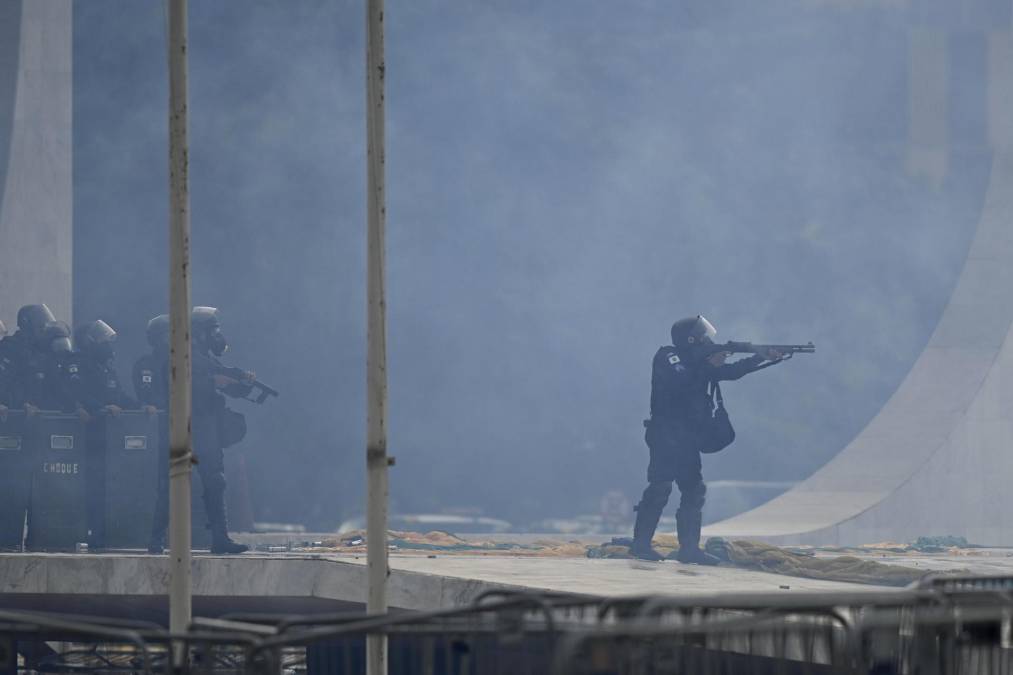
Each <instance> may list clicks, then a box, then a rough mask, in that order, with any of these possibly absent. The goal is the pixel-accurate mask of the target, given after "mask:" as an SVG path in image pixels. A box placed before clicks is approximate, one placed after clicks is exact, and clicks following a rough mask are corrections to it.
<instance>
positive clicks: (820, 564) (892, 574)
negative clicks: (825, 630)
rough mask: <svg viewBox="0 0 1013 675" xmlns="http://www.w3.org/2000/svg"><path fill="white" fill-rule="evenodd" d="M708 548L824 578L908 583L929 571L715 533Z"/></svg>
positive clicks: (727, 557)
mask: <svg viewBox="0 0 1013 675" xmlns="http://www.w3.org/2000/svg"><path fill="white" fill-rule="evenodd" d="M704 548H705V550H706V551H707V552H708V553H710V554H711V555H713V556H717V557H718V558H719V559H720V560H721V561H722V562H724V563H727V564H731V565H734V566H736V567H740V568H743V569H751V570H756V571H759V572H772V573H774V574H786V575H789V576H795V577H805V578H808V579H821V580H824V581H850V582H854V583H859V584H877V585H880V586H907V585H908V584H910V583H912V582H914V581H917V580H919V579H921V578H922V577H923V576H925V575H926V574H928V573H929V572H928V570H924V569H915V568H913V567H905V566H903V565H886V564H883V563H880V562H876V561H874V560H866V559H862V558H858V557H855V556H849V555H842V556H836V557H832V558H831V557H817V556H811V555H805V554H800V553H796V552H793V551H790V550H787V549H782V548H778V547H777V546H772V545H770V544H763V543H760V542H755V541H744V540H737V541H728V540H727V539H723V538H721V537H711V538H710V539H708V540H707V544H706V546H705V547H704Z"/></svg>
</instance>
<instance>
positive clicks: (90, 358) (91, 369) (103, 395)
mask: <svg viewBox="0 0 1013 675" xmlns="http://www.w3.org/2000/svg"><path fill="white" fill-rule="evenodd" d="M75 334H76V337H77V343H78V346H79V347H80V351H78V352H75V353H74V354H73V355H72V356H71V358H70V359H69V360H68V362H67V373H68V376H69V378H70V383H71V391H72V393H73V395H74V401H75V403H76V405H77V408H78V409H81V410H84V411H86V412H87V413H88V415H90V416H91V417H92V419H91V421H90V422H89V423H88V427H87V446H88V468H87V475H86V481H85V482H86V490H87V508H88V529H89V537H88V544H89V545H90V546H92V547H94V548H102V547H103V546H104V545H105V513H104V504H105V491H106V487H107V486H106V484H105V455H106V447H105V431H106V430H105V419H104V415H105V414H106V413H107V409H108V407H109V406H116V407H117V408H121V409H123V410H130V409H136V408H138V407H139V406H138V404H137V401H136V400H135V399H134V398H133V397H132V396H131V395H130V394H128V393H127V391H126V390H125V389H124V388H123V384H122V382H121V381H120V377H119V374H118V373H117V372H116V367H115V366H114V365H113V357H114V350H113V345H114V343H115V340H116V332H115V331H114V330H113V329H112V328H111V327H110V326H109V325H108V324H107V323H105V322H104V321H101V320H97V321H92V322H90V323H87V324H84V325H82V326H79V327H78V329H77V331H76V333H75Z"/></svg>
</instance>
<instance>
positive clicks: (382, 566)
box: [366, 0, 390, 675]
mask: <svg viewBox="0 0 1013 675" xmlns="http://www.w3.org/2000/svg"><path fill="white" fill-rule="evenodd" d="M384 68H385V63H384V54H383V0H367V1H366V135H367V137H368V138H367V143H366V155H367V160H366V161H367V166H368V182H367V192H368V202H369V203H368V207H367V235H366V239H367V242H368V244H367V272H366V275H367V277H368V281H367V304H368V310H367V311H368V321H367V329H366V341H367V343H368V346H367V350H366V398H367V413H366V426H367V434H366V473H367V483H368V496H367V504H366V544H367V554H366V562H367V568H368V574H369V597H368V601H367V604H366V609H367V611H368V612H370V613H375V612H385V611H387V578H388V576H389V575H390V570H389V568H388V563H387V490H388V488H387V467H388V458H387V325H386V311H387V301H386V291H385V288H384V266H385V261H384V229H385V224H386V218H387V207H386V197H385V193H384V190H385V186H384V152H385V148H384ZM366 673H367V675H386V673H387V637H386V636H385V635H370V636H368V637H367V639H366Z"/></svg>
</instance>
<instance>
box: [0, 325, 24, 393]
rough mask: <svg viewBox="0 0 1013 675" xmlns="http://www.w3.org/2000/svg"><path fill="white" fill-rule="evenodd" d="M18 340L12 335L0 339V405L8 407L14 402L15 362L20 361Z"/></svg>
mask: <svg viewBox="0 0 1013 675" xmlns="http://www.w3.org/2000/svg"><path fill="white" fill-rule="evenodd" d="M18 343H19V340H17V339H15V338H14V336H13V335H10V336H7V337H5V338H4V339H3V340H0V405H3V406H6V407H8V408H10V407H13V406H14V405H16V404H15V402H14V399H15V395H14V387H15V379H16V377H17V364H18V363H19V361H20V345H19V344H18Z"/></svg>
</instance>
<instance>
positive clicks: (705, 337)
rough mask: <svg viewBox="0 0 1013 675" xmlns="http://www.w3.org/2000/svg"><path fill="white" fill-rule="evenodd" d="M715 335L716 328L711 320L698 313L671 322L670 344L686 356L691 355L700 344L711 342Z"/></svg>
mask: <svg viewBox="0 0 1013 675" xmlns="http://www.w3.org/2000/svg"><path fill="white" fill-rule="evenodd" d="M715 335H717V330H715V329H714V326H713V325H711V322H710V321H708V320H707V319H705V318H704V317H703V316H700V315H699V314H698V315H696V316H692V317H688V318H685V319H679V320H678V321H676V322H675V323H673V324H672V346H673V347H675V348H676V349H677V350H679V351H680V352H682V353H684V354H686V355H687V356H692V355H693V353H694V352H695V351H696V348H697V347H698V346H699V345H701V344H712V343H713V342H714V336H715Z"/></svg>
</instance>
